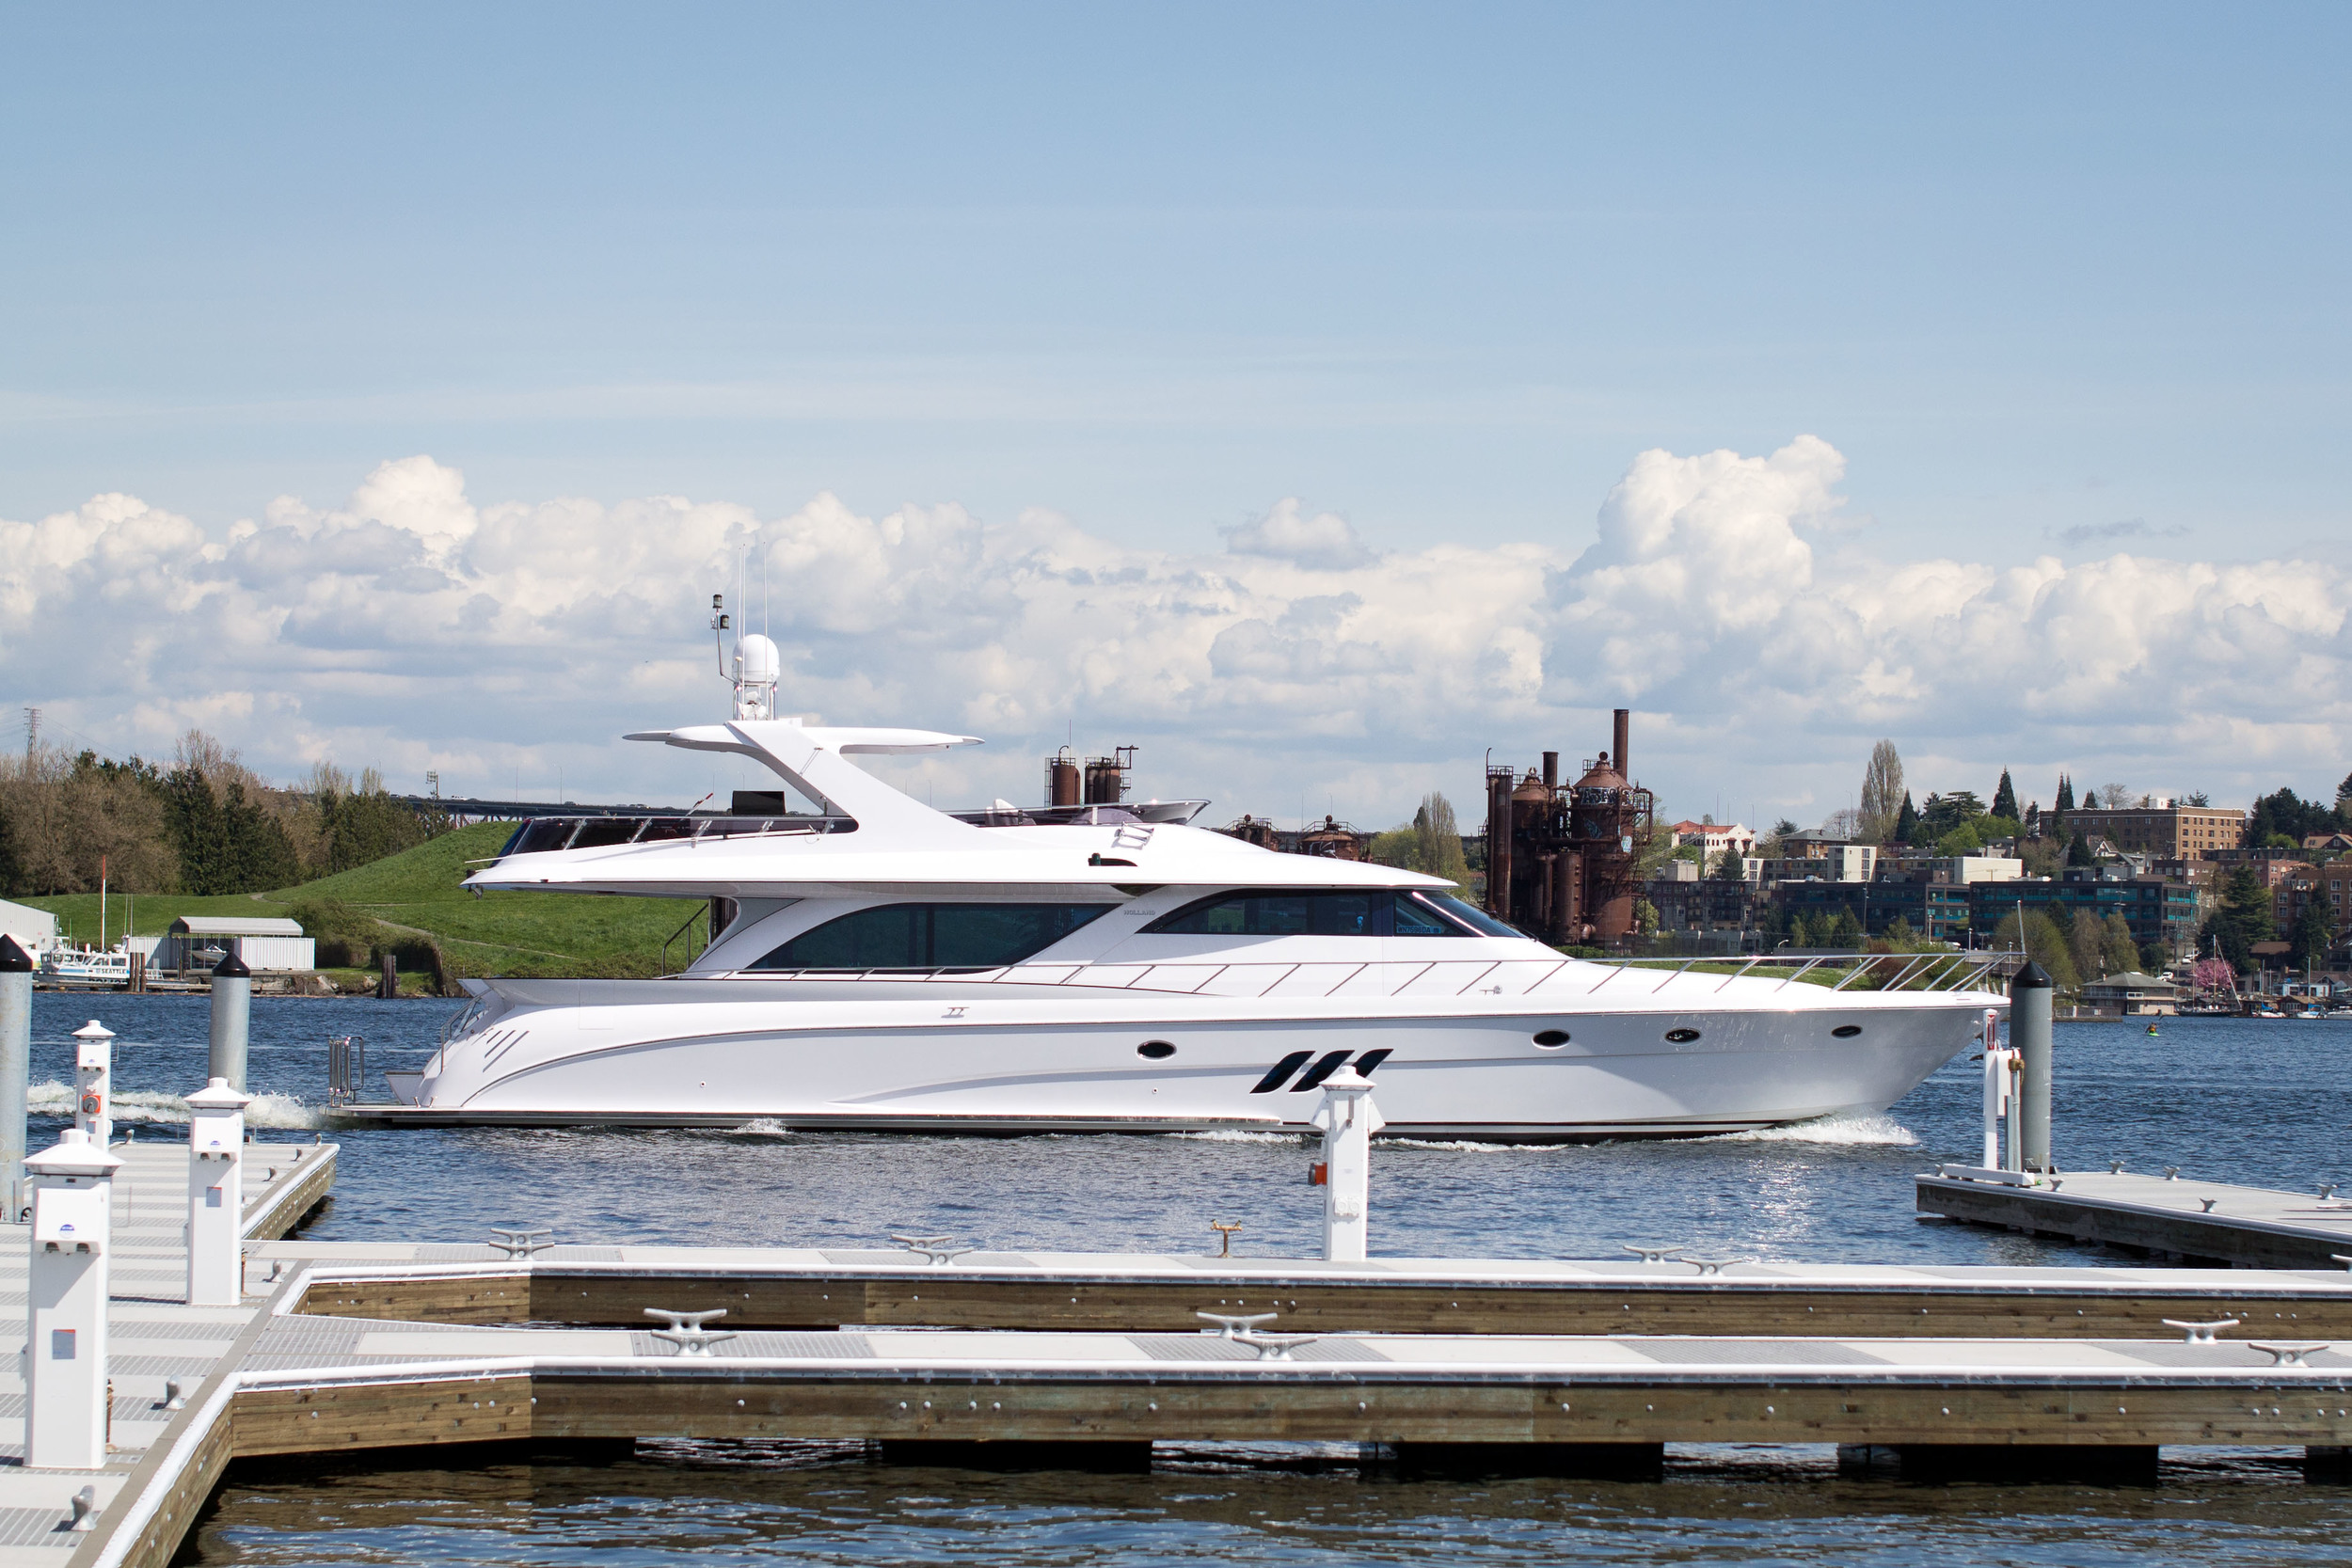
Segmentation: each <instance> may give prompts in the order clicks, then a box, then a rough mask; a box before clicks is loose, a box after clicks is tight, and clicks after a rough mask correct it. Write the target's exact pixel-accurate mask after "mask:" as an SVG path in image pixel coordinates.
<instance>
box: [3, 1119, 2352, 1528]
mask: <svg viewBox="0 0 2352 1568" xmlns="http://www.w3.org/2000/svg"><path fill="white" fill-rule="evenodd" d="M121 1152H123V1153H125V1154H126V1155H127V1156H128V1157H129V1159H130V1164H128V1165H127V1166H126V1167H125V1170H124V1171H123V1173H122V1174H121V1175H119V1176H118V1178H117V1179H116V1180H117V1183H118V1185H117V1203H118V1214H119V1222H118V1230H117V1238H116V1245H115V1249H114V1256H115V1270H116V1273H115V1290H116V1292H117V1295H116V1299H115V1303H114V1310H113V1313H112V1323H113V1333H114V1335H115V1343H114V1346H113V1359H112V1361H111V1363H110V1370H112V1373H113V1375H114V1378H115V1402H114V1411H115V1415H114V1419H115V1427H114V1433H113V1450H112V1451H113V1453H114V1455H115V1458H114V1460H113V1461H112V1462H110V1464H109V1465H108V1466H107V1468H106V1469H105V1470H103V1472H87V1471H62V1470H50V1471H38V1472H36V1471H26V1470H24V1469H23V1468H22V1467H21V1459H20V1467H19V1468H17V1469H16V1470H15V1471H13V1472H12V1473H11V1472H8V1471H7V1470H5V1469H0V1564H8V1565H13V1564H16V1563H20V1562H22V1563H26V1564H32V1563H55V1564H68V1563H71V1564H72V1565H75V1568H81V1565H93V1568H94V1565H100V1564H108V1565H111V1564H156V1565H161V1564H165V1563H167V1562H169V1561H170V1560H171V1559H172V1558H173V1556H174V1554H175V1553H176V1552H177V1551H178V1550H179V1548H180V1546H181V1544H182V1542H183V1539H184V1537H185V1535H186V1533H187V1531H188V1530H189V1528H191V1527H192V1526H193V1524H194V1522H195V1520H196V1519H197V1517H198V1516H199V1513H200V1511H201V1510H202V1508H203V1506H204V1503H205V1501H206V1499H207V1498H208V1497H210V1496H211V1494H212V1492H213V1490H214V1489H215V1487H216V1486H217V1485H218V1484H219V1482H220V1481H221V1480H222V1478H223V1477H224V1476H225V1475H226V1474H227V1473H228V1471H229V1468H230V1465H232V1464H234V1463H235V1462H236V1461H238V1460H240V1459H262V1458H267V1457H269V1456H273V1455H284V1454H292V1453H318V1452H343V1451H354V1450H366V1449H385V1448H398V1447H410V1446H418V1445H427V1446H430V1445H485V1444H490V1445H516V1444H520V1445H526V1446H528V1447H529V1448H531V1449H550V1448H551V1449H558V1450H571V1449H577V1448H579V1447H580V1446H586V1447H589V1448H591V1449H610V1448H611V1447H612V1445H615V1444H622V1443H628V1442H631V1441H633V1440H635V1439H636V1438H638V1437H641V1436H657V1437H670V1438H686V1439H709V1440H721V1441H725V1440H743V1439H760V1440H771V1441H772V1440H806V1441H814V1442H826V1443H845V1442H847V1443H862V1444H866V1445H869V1446H870V1451H872V1452H874V1453H876V1454H879V1455H880V1456H882V1458H884V1459H885V1460H904V1461H912V1462H921V1463H946V1464H953V1465H973V1466H987V1467H1001V1466H1006V1465H1058V1466H1079V1467H1090V1468H1135V1467H1139V1466H1142V1465H1149V1464H1150V1462H1151V1455H1152V1444H1154V1443H1186V1444H1197V1443H1266V1442H1311V1443H1324V1444H1330V1443H1339V1444H1351V1445H1355V1446H1356V1447H1357V1449H1358V1450H1359V1452H1360V1453H1362V1454H1364V1455H1365V1456H1366V1457H1367V1462H1368V1463H1374V1464H1379V1465H1399V1466H1404V1467H1408V1468H1422V1469H1444V1470H1455V1471H1512V1472H1519V1473H1527V1472H1534V1473H1544V1474H1557V1475H1588V1474H1589V1475H1611V1476H1619V1477H1626V1476H1632V1477H1639V1476H1643V1475H1648V1474H1653V1473H1656V1472H1657V1470H1658V1468H1659V1465H1660V1464H1661V1460H1662V1456H1663V1453H1664V1446H1665V1445H1667V1444H1670V1443H1724V1442H1738V1443H1749V1444H1791V1445H1810V1444H1836V1445H1839V1446H1840V1447H1841V1449H1849V1450H1851V1451H1852V1452H1854V1453H1857V1454H1867V1455H1871V1456H1877V1457H1878V1458H1880V1459H1882V1460H1883V1459H1885V1458H1887V1457H1890V1456H1891V1457H1895V1458H1897V1459H1898V1460H1899V1463H1900V1464H1901V1465H1904V1466H1905V1473H1906V1474H1928V1475H1936V1474H1955V1473H1958V1474H1985V1473H1998V1472H1999V1471H2000V1470H2001V1469H2002V1468H2003V1466H2011V1467H2016V1466H2024V1467H2026V1468H2028V1469H2029V1471H2030V1473H2032V1474H2033V1475H2035V1476H2037V1477H2048V1476H2054V1475H2063V1474H2070V1473H2072V1474H2090V1475H2096V1476H2099V1477H2102V1478H2105V1479H2109V1480H2138V1481H2147V1480H2152V1479H2153V1477H2154V1473H2155V1464H2156V1456H2157V1453H2158V1450H2159V1449H2161V1448H2162V1447H2163V1446H2166V1445H2184V1446H2226V1447H2240V1446H2278V1445H2300V1446H2302V1447H2303V1448H2304V1449H2306V1452H2307V1454H2308V1455H2309V1456H2310V1457H2311V1460H2312V1464H2313V1465H2314V1467H2315V1468H2314V1474H2315V1475H2321V1476H2332V1475H2336V1474H2338V1473H2339V1472H2340V1465H2341V1461H2342V1459H2343V1456H2344V1451H2345V1450H2346V1449H2352V1348H2348V1349H2347V1350H2345V1351H2338V1350H2337V1349H2335V1348H2333V1341H2335V1340H2337V1339H2338V1338H2341V1339H2342V1340H2343V1341H2344V1343H2345V1345H2346V1346H2347V1347H2352V1273H2346V1272H2344V1270H2342V1269H2336V1268H2330V1269H2328V1270H2324V1271H2323V1270H2279V1269H2270V1270H2263V1269H2166V1268H2154V1267H2149V1268H2109V1269H1969V1268H1911V1267H1891V1266H1823V1265H1797V1264H1779V1263H1762V1262H1756V1261H1743V1260H1740V1259H1728V1258H1714V1257H1706V1258H1700V1259H1688V1258H1679V1257H1676V1256H1654V1257H1652V1258H1651V1259H1648V1260H1643V1259H1637V1258H1635V1257H1632V1256H1628V1257H1627V1258H1626V1259H1623V1260H1620V1261H1608V1260H1597V1261H1596V1260H1581V1261H1579V1260H1553V1259H1522V1260H1511V1259H1504V1260H1492V1259H1488V1260H1462V1259H1372V1260H1369V1261H1366V1262H1360V1263H1345V1264H1334V1263H1326V1262H1321V1261H1316V1260H1307V1259H1274V1258H1217V1257H1201V1256H1177V1255H1153V1254H1136V1255H1128V1254H1055V1253H1024V1252H989V1251H965V1252H957V1251H956V1250H955V1249H954V1248H953V1247H952V1245H949V1246H945V1247H940V1248H938V1249H936V1250H935V1251H934V1252H933V1253H931V1254H930V1255H928V1256H927V1255H922V1254H918V1253H916V1252H914V1251H910V1250H905V1249H898V1248H891V1247H874V1248H823V1249H807V1248H693V1247H673V1246H598V1245H595V1244H569V1245H560V1246H544V1247H538V1248H536V1249H535V1250H532V1251H531V1253H530V1255H529V1256H523V1257H516V1256H509V1255H508V1251H509V1249H508V1248H507V1247H503V1246H493V1245H485V1244H476V1243H333V1242H306V1241H299V1240H267V1239H263V1238H267V1237H272V1236H283V1235H284V1234H285V1233H286V1232H287V1231H288V1229H289V1228H290V1227H293V1226H294V1224H295V1223H296V1221H297V1220H298V1219H299V1218H300V1216H301V1214H302V1213H303V1212H307V1211H308V1210H310V1208H312V1207H314V1206H315V1205H316V1203H317V1202H318V1201H319V1199H320V1198H322V1197H323V1196H326V1191H327V1188H328V1185H329V1184H330V1183H331V1181H332V1180H333V1174H334V1161H335V1157H336V1150H335V1149H334V1148H333V1147H332V1146H270V1145H262V1146H254V1147H252V1148H248V1150H247V1153H246V1171H247V1173H248V1180H249V1181H250V1182H251V1188H250V1191H249V1196H248V1202H247V1208H246V1229H247V1234H248V1236H251V1237H253V1238H255V1239H254V1240H253V1241H252V1242H251V1243H249V1244H248V1247H247V1263H246V1284H247V1290H248V1292H249V1293H248V1294H247V1295H246V1299H245V1301H244V1303H243V1304H242V1305H241V1306H239V1307H215V1308H191V1307H184V1306H182V1305H180V1294H181V1283H182V1269H183V1254H182V1252H181V1247H182V1244H183V1243H182V1236H181V1230H180V1226H181V1224H182V1221H183V1215H184V1213H185V1208H184V1204H185V1190H184V1185H183V1182H184V1172H185V1169H186V1164H185V1162H186V1156H185V1154H184V1152H183V1151H182V1150H181V1149H180V1148H178V1147H177V1146H176V1145H162V1144H158V1145H152V1146H149V1147H148V1148H136V1147H133V1148H125V1149H123V1150H121ZM2060 1190H2061V1191H2063V1190H2064V1189H2063V1187H2061V1189H2060ZM1672 1250H1673V1249H1670V1248H1668V1249H1653V1251H1663V1252H1666V1253H1669V1254H1671V1253H1672ZM25 1252H26V1243H25V1240H24V1231H23V1230H22V1229H21V1228H20V1229H19V1230H18V1231H17V1232H16V1245H15V1246H14V1248H13V1250H12V1252H11V1258H12V1259H13V1260H12V1261H11V1263H10V1264H9V1266H10V1267H13V1268H15V1269H17V1270H20V1271H21V1270H22V1269H23V1268H24V1257H25ZM16 1277H17V1278H18V1280H19V1286H18V1290H19V1291H20V1297H19V1299H20V1300H21V1299H22V1295H21V1291H22V1289H23V1286H22V1280H23V1275H22V1274H21V1273H20V1274H19V1275H17V1276H16ZM722 1307H723V1308H724V1309H725V1311H726V1314H727V1315H726V1317H725V1318H723V1319H722V1320H719V1321H716V1322H714V1323H711V1324H709V1325H708V1328H709V1331H710V1332H711V1333H712V1334H714V1335H718V1336H722V1337H720V1338H714V1339H712V1340H711V1341H709V1342H708V1343H707V1344H702V1345H699V1346H698V1345H696V1344H694V1343H692V1342H691V1341H692V1339H693V1336H692V1335H691V1333H690V1334H688V1335H687V1336H685V1341H686V1342H681V1339H680V1338H679V1337H678V1336H677V1335H675V1334H672V1333H670V1332H668V1331H666V1330H658V1329H657V1325H655V1324H654V1323H650V1322H649V1321H648V1320H647V1317H646V1312H647V1309H648V1308H661V1309H666V1310H669V1311H675V1312H698V1311H711V1310H716V1309H718V1308H722ZM1203 1313H1211V1314H1216V1315H1218V1316H1219V1317H1221V1318H1225V1319H1231V1320H1235V1322H1234V1323H1232V1324H1230V1325H1228V1327H1227V1328H1216V1327H1208V1326H1207V1325H1204V1323H1203V1321H1202V1318H1201V1314H1203ZM1268 1313H1270V1314H1273V1316H1272V1317H1270V1318H1263V1317H1262V1316H1261V1315H1262V1314H1268ZM2231 1318H2234V1319H2237V1320H2239V1323H2238V1324H2237V1325H2236V1326H2235V1327H2228V1328H2222V1329H2219V1330H2218V1331H2217V1338H2212V1339H2210V1340H2208V1341H2206V1342H2196V1343H2192V1342H2187V1341H2186V1340H2185V1338H2184V1337H2183V1330H2182V1329H2181V1328H2180V1327H2178V1326H2175V1324H2177V1323H2207V1324H2210V1323H2217V1322H2220V1321H2221V1320H2225V1319H2231ZM1252 1320H1256V1321H1252ZM2167 1320H2172V1321H2173V1322H2172V1323H2168V1322H2167ZM524 1324H529V1325H530V1326H523V1325H524ZM697 1351H700V1352H702V1353H701V1354H697V1353H696V1352H697ZM167 1379H169V1380H176V1382H177V1384H178V1386H179V1389H180V1392H181V1394H182V1395H183V1404H182V1406H181V1407H180V1408H176V1409H175V1408H172V1407H171V1404H170V1402H169V1401H168V1400H167V1397H166V1396H167ZM15 1397H16V1399H17V1401H18V1403H17V1409H18V1410H19V1411H21V1410H22V1408H23V1387H22V1384H21V1383H19V1384H18V1385H17V1386H16V1389H15ZM18 1419H19V1423H20V1430H19V1432H17V1433H15V1435H17V1436H19V1437H20V1438H21V1417H20V1418H18ZM0 1435H5V1434H0ZM18 1451H19V1453H20V1455H21V1451H22V1450H21V1448H20V1449H19V1450H18ZM478 1451H482V1452H485V1453H490V1452H497V1453H501V1454H504V1453H511V1452H514V1451H516V1450H515V1449H512V1448H497V1449H479V1450H478ZM86 1485H87V1486H89V1487H90V1488H91V1489H92V1494H93V1500H94V1501H95V1503H96V1511H95V1513H94V1514H93V1516H92V1521H91V1522H92V1526H93V1528H90V1529H89V1530H87V1532H78V1533H77V1532H74V1531H72V1530H71V1529H70V1528H68V1527H69V1524H70V1521H71V1518H72V1496H73V1494H74V1493H75V1492H77V1491H78V1490H80V1489H81V1488H82V1487H84V1486H86Z"/></svg>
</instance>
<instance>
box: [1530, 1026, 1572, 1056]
mask: <svg viewBox="0 0 2352 1568" xmlns="http://www.w3.org/2000/svg"><path fill="white" fill-rule="evenodd" d="M1535 1043H1536V1044H1537V1045H1540V1046H1542V1047H1543V1048H1544V1049H1545V1050H1546V1051H1557V1050H1559V1049H1560V1048H1561V1047H1562V1046H1564V1045H1565V1044H1567V1043H1568V1032H1567V1031H1566V1030H1565V1029H1547V1030H1545V1031H1544V1032H1543V1033H1542V1034H1540V1035H1537V1036H1536V1037H1535Z"/></svg>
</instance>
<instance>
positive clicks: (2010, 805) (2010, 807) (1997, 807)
mask: <svg viewBox="0 0 2352 1568" xmlns="http://www.w3.org/2000/svg"><path fill="white" fill-rule="evenodd" d="M1993 815H1994V816H2006V817H2008V818H2010V820H2011V821H2015V820H2016V818H2017V786H2016V785H2015V784H2010V782H2009V769H2008V768H2002V769H2001V782H2000V783H1999V784H1995V785H1994V786H1993Z"/></svg>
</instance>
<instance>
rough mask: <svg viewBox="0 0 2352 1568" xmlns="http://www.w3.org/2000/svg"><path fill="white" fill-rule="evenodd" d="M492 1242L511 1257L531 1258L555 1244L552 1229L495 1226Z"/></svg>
mask: <svg viewBox="0 0 2352 1568" xmlns="http://www.w3.org/2000/svg"><path fill="white" fill-rule="evenodd" d="M490 1244H491V1245H492V1246H494V1247H496V1248H498V1249H499V1250H500V1251H501V1252H503V1253H504V1254H506V1256H507V1257H509V1258H521V1259H529V1258H530V1257H531V1256H532V1254H533V1253H537V1252H545V1251H546V1250H547V1249H548V1248H549V1247H551V1246H553V1245H554V1244H555V1232H554V1231H552V1230H507V1229H502V1228H501V1227H496V1226H493V1227H491V1229H490Z"/></svg>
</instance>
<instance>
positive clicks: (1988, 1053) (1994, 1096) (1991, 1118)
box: [1984, 1007, 2009, 1170]
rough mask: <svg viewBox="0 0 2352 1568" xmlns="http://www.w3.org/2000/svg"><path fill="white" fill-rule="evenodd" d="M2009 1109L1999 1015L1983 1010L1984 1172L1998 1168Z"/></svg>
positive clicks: (2004, 1052)
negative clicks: (2003, 1119)
mask: <svg viewBox="0 0 2352 1568" xmlns="http://www.w3.org/2000/svg"><path fill="white" fill-rule="evenodd" d="M2008 1106H2009V1053H2008V1052H2007V1051H2004V1050H2002V1049H2001V1015H2000V1014H1999V1013H1996V1012H1994V1010H1993V1009H1992V1008H1990V1007H1987V1008H1986V1009H1985V1010H1984V1168H1985V1169H1987V1170H1999V1169H2000V1168H2001V1113H2002V1112H2003V1111H2005V1110H2006V1109H2008Z"/></svg>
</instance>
